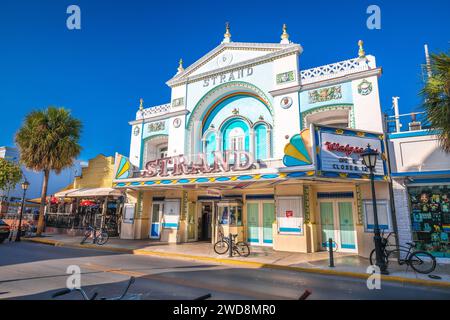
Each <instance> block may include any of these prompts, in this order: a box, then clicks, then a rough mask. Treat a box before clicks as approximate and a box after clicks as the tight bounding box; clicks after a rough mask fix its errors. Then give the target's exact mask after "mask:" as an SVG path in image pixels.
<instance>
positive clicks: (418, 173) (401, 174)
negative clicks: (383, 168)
mask: <svg viewBox="0 0 450 320" xmlns="http://www.w3.org/2000/svg"><path fill="white" fill-rule="evenodd" d="M441 174H450V170H438V171H411V172H392V173H391V176H393V177H410V176H433V175H441Z"/></svg>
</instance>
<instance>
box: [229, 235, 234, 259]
mask: <svg viewBox="0 0 450 320" xmlns="http://www.w3.org/2000/svg"><path fill="white" fill-rule="evenodd" d="M228 244H229V246H228V250H229V252H228V256H229V257H230V258H231V257H232V256H233V238H232V237H231V233H230V234H229V235H228Z"/></svg>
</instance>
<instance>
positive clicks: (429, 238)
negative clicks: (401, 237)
mask: <svg viewBox="0 0 450 320" xmlns="http://www.w3.org/2000/svg"><path fill="white" fill-rule="evenodd" d="M408 193H409V199H410V204H411V206H410V208H411V229H412V233H413V240H414V241H415V242H416V243H417V249H418V250H425V251H428V252H430V253H431V254H433V255H434V256H436V257H446V258H450V246H449V234H450V185H439V186H431V187H430V186H426V187H410V188H408Z"/></svg>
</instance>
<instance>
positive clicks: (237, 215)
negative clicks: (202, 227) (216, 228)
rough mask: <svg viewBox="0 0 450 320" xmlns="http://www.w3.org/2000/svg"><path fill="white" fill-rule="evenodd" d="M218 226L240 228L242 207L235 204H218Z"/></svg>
mask: <svg viewBox="0 0 450 320" xmlns="http://www.w3.org/2000/svg"><path fill="white" fill-rule="evenodd" d="M219 212H220V216H219V217H220V219H219V222H220V224H228V225H230V226H242V206H241V205H236V204H219Z"/></svg>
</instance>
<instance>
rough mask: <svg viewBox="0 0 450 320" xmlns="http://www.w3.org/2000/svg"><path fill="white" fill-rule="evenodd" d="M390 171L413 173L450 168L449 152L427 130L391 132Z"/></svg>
mask: <svg viewBox="0 0 450 320" xmlns="http://www.w3.org/2000/svg"><path fill="white" fill-rule="evenodd" d="M389 148H390V151H391V155H392V156H391V165H392V171H393V172H395V173H408V172H410V173H414V172H427V171H428V172H430V171H441V170H450V154H446V153H445V152H444V151H443V150H442V149H441V148H440V147H439V143H438V137H437V136H436V135H433V134H430V131H428V130H421V131H408V132H401V133H392V134H390V135H389Z"/></svg>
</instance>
